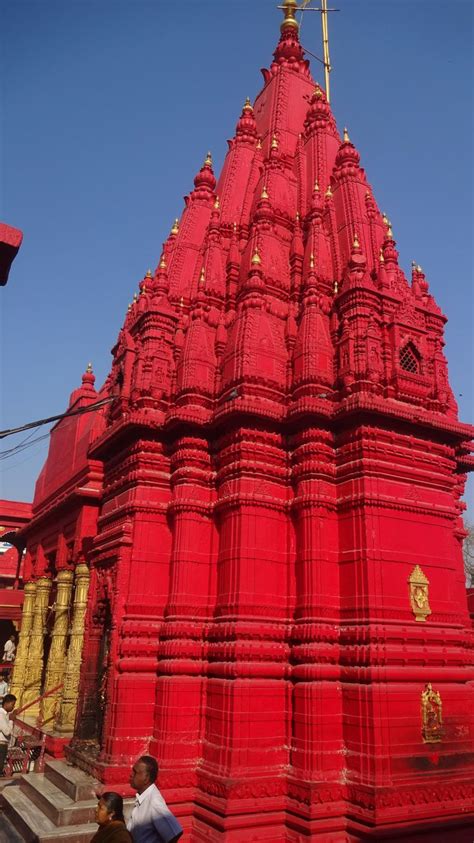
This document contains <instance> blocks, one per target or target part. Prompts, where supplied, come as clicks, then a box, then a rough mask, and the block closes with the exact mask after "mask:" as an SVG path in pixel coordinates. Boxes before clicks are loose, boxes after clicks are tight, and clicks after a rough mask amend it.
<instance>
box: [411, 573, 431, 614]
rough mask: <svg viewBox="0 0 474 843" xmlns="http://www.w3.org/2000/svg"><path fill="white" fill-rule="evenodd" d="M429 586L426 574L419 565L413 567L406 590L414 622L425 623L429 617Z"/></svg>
mask: <svg viewBox="0 0 474 843" xmlns="http://www.w3.org/2000/svg"><path fill="white" fill-rule="evenodd" d="M429 584H430V581H429V579H428V577H427V576H426V574H424V573H423V571H422V570H421V568H420V566H419V565H415V567H414V568H413V571H412V572H411V574H410V576H409V577H408V588H409V593H410V603H411V610H412V612H413V614H414V616H415V620H416V621H426V618H427V617H428V615H431V608H430V603H429V593H428V587H429Z"/></svg>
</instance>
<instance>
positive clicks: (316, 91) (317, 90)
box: [314, 85, 323, 100]
mask: <svg viewBox="0 0 474 843" xmlns="http://www.w3.org/2000/svg"><path fill="white" fill-rule="evenodd" d="M322 95H323V92H322V90H321V88H320V87H319V85H316V87H315V89H314V96H315V97H316V99H318V100H320V99H321V97H322Z"/></svg>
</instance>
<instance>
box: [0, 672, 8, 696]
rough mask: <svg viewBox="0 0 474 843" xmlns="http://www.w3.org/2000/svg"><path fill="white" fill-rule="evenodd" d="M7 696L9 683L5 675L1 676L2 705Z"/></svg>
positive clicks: (0, 693) (0, 694)
mask: <svg viewBox="0 0 474 843" xmlns="http://www.w3.org/2000/svg"><path fill="white" fill-rule="evenodd" d="M5 694H8V682H7V677H6V675H5V674H4V673H2V675H1V676H0V703H1V702H2V701H3V698H4V696H5Z"/></svg>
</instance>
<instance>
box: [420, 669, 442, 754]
mask: <svg viewBox="0 0 474 843" xmlns="http://www.w3.org/2000/svg"><path fill="white" fill-rule="evenodd" d="M421 736H422V738H423V743H440V742H441V740H442V737H443V704H442V702H441V695H440V693H439V691H435V690H434V689H433V686H432V684H431V682H428V684H427V685H426V687H425V690H424V691H422V693H421Z"/></svg>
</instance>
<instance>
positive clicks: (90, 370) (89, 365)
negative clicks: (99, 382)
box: [86, 363, 92, 375]
mask: <svg viewBox="0 0 474 843" xmlns="http://www.w3.org/2000/svg"><path fill="white" fill-rule="evenodd" d="M86 372H87V374H88V375H91V374H92V363H88V364H87V366H86Z"/></svg>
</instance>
